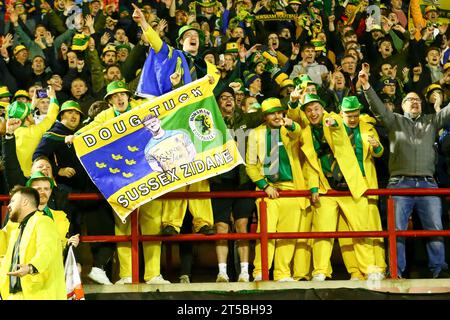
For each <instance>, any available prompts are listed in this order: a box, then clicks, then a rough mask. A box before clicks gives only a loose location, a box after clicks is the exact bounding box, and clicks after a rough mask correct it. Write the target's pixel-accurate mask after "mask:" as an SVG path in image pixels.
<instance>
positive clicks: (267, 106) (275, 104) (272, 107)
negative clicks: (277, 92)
mask: <svg viewBox="0 0 450 320" xmlns="http://www.w3.org/2000/svg"><path fill="white" fill-rule="evenodd" d="M286 110H287V109H286V107H283V106H282V105H281V100H280V99H278V98H268V99H266V100H264V101H263V102H262V104H261V111H262V113H263V114H264V115H266V114H270V113H274V112H277V111H286Z"/></svg>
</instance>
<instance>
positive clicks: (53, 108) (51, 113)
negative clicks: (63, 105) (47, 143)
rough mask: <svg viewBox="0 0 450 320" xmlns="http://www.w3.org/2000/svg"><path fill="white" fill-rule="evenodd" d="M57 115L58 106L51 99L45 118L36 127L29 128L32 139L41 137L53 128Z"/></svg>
mask: <svg viewBox="0 0 450 320" xmlns="http://www.w3.org/2000/svg"><path fill="white" fill-rule="evenodd" d="M58 113H59V105H58V104H57V103H56V99H51V100H50V106H49V108H48V112H47V116H46V117H45V118H44V119H43V120H42V121H41V122H39V123H38V124H37V125H34V126H30V127H29V128H31V133H32V135H33V137H37V136H40V137H42V135H43V134H44V133H45V132H47V130H48V129H50V128H51V127H52V126H53V124H54V123H55V121H56V118H57V117H58Z"/></svg>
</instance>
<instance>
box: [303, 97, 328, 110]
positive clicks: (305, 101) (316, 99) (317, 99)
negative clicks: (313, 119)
mask: <svg viewBox="0 0 450 320" xmlns="http://www.w3.org/2000/svg"><path fill="white" fill-rule="evenodd" d="M311 102H318V103H320V105H321V106H322V107H325V101H323V100H322V99H320V97H319V96H318V95H317V94H312V93H307V94H306V95H305V98H304V99H303V104H302V105H301V107H300V108H301V109H302V110H303V111H305V107H306V106H307V105H308V104H310V103H311Z"/></svg>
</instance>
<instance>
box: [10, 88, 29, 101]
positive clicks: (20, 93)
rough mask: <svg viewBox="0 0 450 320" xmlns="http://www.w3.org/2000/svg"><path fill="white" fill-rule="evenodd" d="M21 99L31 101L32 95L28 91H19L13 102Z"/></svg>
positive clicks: (15, 94)
mask: <svg viewBox="0 0 450 320" xmlns="http://www.w3.org/2000/svg"><path fill="white" fill-rule="evenodd" d="M21 97H22V98H27V99H28V100H31V98H30V95H29V94H28V91H26V90H17V91H16V93H14V98H13V100H16V99H17V98H21Z"/></svg>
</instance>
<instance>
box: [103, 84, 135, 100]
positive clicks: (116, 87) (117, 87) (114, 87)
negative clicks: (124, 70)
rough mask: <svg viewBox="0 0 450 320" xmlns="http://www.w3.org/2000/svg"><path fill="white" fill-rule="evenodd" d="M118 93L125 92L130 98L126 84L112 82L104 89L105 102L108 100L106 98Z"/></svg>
mask: <svg viewBox="0 0 450 320" xmlns="http://www.w3.org/2000/svg"><path fill="white" fill-rule="evenodd" d="M119 92H126V93H128V95H130V96H131V92H130V90H128V88H127V84H126V83H125V82H124V81H121V80H117V81H113V82H111V83H110V84H108V86H107V87H106V95H105V97H104V99H105V100H108V97H109V96H111V95H113V94H115V93H119Z"/></svg>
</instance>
